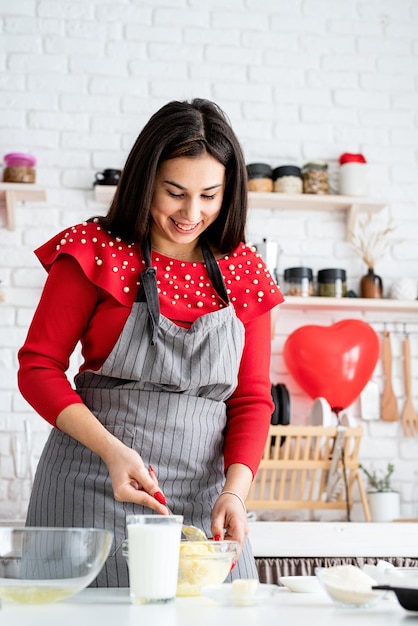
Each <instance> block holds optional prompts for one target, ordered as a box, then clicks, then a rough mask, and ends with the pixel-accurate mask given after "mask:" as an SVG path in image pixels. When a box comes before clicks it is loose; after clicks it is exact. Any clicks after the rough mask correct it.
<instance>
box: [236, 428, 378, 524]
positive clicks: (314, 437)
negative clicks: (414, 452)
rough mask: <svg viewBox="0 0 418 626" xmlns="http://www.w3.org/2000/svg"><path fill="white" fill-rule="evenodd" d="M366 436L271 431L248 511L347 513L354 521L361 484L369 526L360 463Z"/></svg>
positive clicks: (344, 431)
mask: <svg viewBox="0 0 418 626" xmlns="http://www.w3.org/2000/svg"><path fill="white" fill-rule="evenodd" d="M362 435H363V429H362V428H361V427H356V428H348V427H347V428H346V427H342V426H338V427H331V428H325V427H322V426H270V431H269V435H268V438H267V441H266V445H265V448H264V453H263V458H262V460H261V463H260V467H259V470H258V472H257V475H256V477H255V479H254V481H253V484H252V486H251V489H250V492H249V494H248V498H247V501H246V505H247V509H248V510H249V511H251V510H257V509H258V510H259V509H265V510H279V509H288V510H289V509H292V510H296V509H307V510H315V509H322V510H341V509H342V510H344V509H345V510H346V511H347V521H349V519H350V511H351V507H352V504H353V496H352V494H353V487H354V485H355V484H356V485H357V488H358V492H359V495H360V500H361V504H362V506H363V511H364V517H365V519H366V521H367V522H370V519H371V518H370V511H369V507H368V504H367V498H366V493H365V490H364V487H363V483H362V480H361V475H360V469H359V462H358V453H359V448H360V442H361V438H362Z"/></svg>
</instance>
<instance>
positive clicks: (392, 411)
mask: <svg viewBox="0 0 418 626" xmlns="http://www.w3.org/2000/svg"><path fill="white" fill-rule="evenodd" d="M382 362H383V374H384V377H385V382H384V387H383V394H382V400H381V405H380V408H381V416H382V420H383V421H384V422H396V421H397V420H398V419H399V413H398V402H397V399H396V396H395V394H394V392H393V388H392V347H391V343H390V335H389V331H387V330H385V331H383V342H382Z"/></svg>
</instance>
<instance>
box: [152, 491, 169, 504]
mask: <svg viewBox="0 0 418 626" xmlns="http://www.w3.org/2000/svg"><path fill="white" fill-rule="evenodd" d="M154 498H155V499H156V500H157V502H159V503H160V504H164V506H166V504H167V500H166V499H165V497H164V494H163V493H162V492H161V491H156V492H155V493H154Z"/></svg>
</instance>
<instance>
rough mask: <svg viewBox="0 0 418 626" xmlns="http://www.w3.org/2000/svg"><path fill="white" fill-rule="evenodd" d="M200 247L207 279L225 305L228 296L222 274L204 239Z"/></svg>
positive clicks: (227, 302) (227, 301)
mask: <svg viewBox="0 0 418 626" xmlns="http://www.w3.org/2000/svg"><path fill="white" fill-rule="evenodd" d="M200 247H201V248H202V254H203V258H204V260H205V263H206V268H207V270H208V274H209V278H210V280H211V281H212V285H213V286H214V288H215V289H216V292H217V294H218V296H219V297H220V298H221V299H222V300H223V301H224V302H225V303H226V304H229V296H228V292H227V290H226V286H225V281H224V279H223V276H222V272H221V270H220V268H219V265H218V263H217V261H216V259H215V256H214V254H213V252H212V250H211V249H210V246H209V244H208V242H207V241H206V239H203V238H202V239H201V240H200Z"/></svg>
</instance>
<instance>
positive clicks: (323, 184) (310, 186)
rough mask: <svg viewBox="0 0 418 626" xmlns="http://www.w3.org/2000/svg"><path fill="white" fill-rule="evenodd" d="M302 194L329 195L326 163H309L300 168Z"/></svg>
mask: <svg viewBox="0 0 418 626" xmlns="http://www.w3.org/2000/svg"><path fill="white" fill-rule="evenodd" d="M302 175H303V193H312V194H322V195H327V194H329V178H328V163H325V161H310V162H309V163H305V165H304V166H303V167H302Z"/></svg>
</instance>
